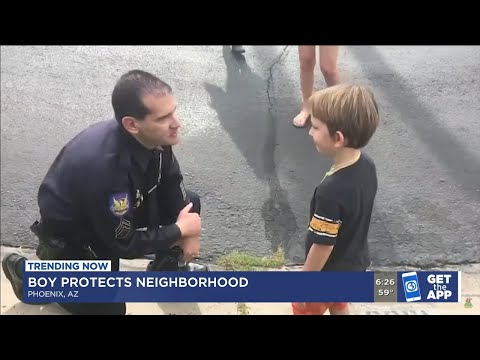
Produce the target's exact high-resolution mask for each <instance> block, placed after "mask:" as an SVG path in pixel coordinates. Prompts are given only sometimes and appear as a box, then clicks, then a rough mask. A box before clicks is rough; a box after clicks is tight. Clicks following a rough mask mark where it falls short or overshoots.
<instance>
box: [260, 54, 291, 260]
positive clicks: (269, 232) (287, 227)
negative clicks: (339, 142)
mask: <svg viewBox="0 0 480 360" xmlns="http://www.w3.org/2000/svg"><path fill="white" fill-rule="evenodd" d="M287 48H288V46H285V47H284V49H283V51H282V52H281V54H280V55H279V56H278V57H277V58H276V59H275V60H274V61H273V63H272V64H271V65H270V66H269V68H268V71H269V77H268V79H267V89H266V95H267V98H268V112H267V136H266V139H265V145H264V149H263V152H262V153H263V167H264V171H265V174H266V179H267V183H268V187H269V190H270V197H269V198H268V199H267V200H266V201H265V203H264V204H263V206H262V218H263V220H264V223H265V237H266V239H268V241H269V242H270V243H271V245H272V250H273V251H277V250H279V249H280V248H281V249H283V250H284V251H285V256H287V257H288V255H287V254H288V250H289V247H290V243H291V241H292V239H293V238H294V237H293V235H294V234H295V232H296V231H297V230H298V225H297V221H296V218H295V214H294V213H293V211H292V209H291V206H290V203H289V201H288V193H287V191H285V190H284V189H283V188H282V186H281V185H280V181H279V179H278V174H277V169H276V165H275V148H276V146H277V144H276V142H277V126H276V125H277V123H276V119H275V116H274V114H273V109H274V100H273V98H274V97H273V95H272V92H271V91H272V87H273V68H274V67H275V65H277V64H279V63H280V62H281V61H282V59H283V58H284V56H285V54H286V53H287V52H286V50H287Z"/></svg>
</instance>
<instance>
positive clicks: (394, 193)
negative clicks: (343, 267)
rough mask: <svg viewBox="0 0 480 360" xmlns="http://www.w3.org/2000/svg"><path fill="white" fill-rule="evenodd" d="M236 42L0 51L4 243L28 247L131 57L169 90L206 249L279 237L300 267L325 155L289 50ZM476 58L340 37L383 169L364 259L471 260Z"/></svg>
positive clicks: (479, 248)
mask: <svg viewBox="0 0 480 360" xmlns="http://www.w3.org/2000/svg"><path fill="white" fill-rule="evenodd" d="M245 49H246V53H245V54H244V55H245V57H244V58H237V57H233V56H232V54H231V53H230V51H229V47H221V46H192V47H187V46H168V47H163V46H152V47H143V46H138V47H133V46H132V47H129V46H120V47H105V46H88V47H75V46H60V47H59V46H48V47H46V46H35V47H32V46H19V47H11V46H2V48H1V94H2V96H1V125H2V138H1V140H2V143H1V193H2V204H1V213H2V220H1V225H2V226H1V241H2V244H3V245H4V246H20V245H23V246H27V247H28V246H34V245H35V243H36V241H35V239H34V238H33V237H32V234H31V233H30V232H29V230H28V227H29V225H30V224H31V223H33V221H35V220H36V219H37V217H38V207H37V203H36V192H37V189H38V185H39V184H40V181H41V180H42V178H43V176H44V175H45V173H46V171H47V169H48V167H49V166H50V164H51V162H52V161H53V159H54V157H55V156H56V154H57V153H58V152H59V151H60V150H61V148H62V146H63V144H64V143H65V142H66V141H68V140H69V139H70V138H71V137H73V136H74V135H75V134H76V133H77V132H78V131H80V130H82V129H83V128H85V127H86V126H88V125H90V124H93V123H95V122H97V121H100V120H103V119H107V118H109V117H111V116H112V109H111V104H110V95H111V91H112V89H113V86H114V83H115V81H116V79H117V78H118V77H119V76H120V75H121V74H122V73H124V72H126V71H128V70H131V69H134V68H140V69H143V70H147V71H151V72H153V73H155V74H156V75H158V76H159V77H160V78H162V79H164V80H165V81H167V82H169V83H170V84H171V85H172V86H173V89H174V92H175V94H176V96H177V97H178V100H179V114H180V116H181V118H182V120H183V122H184V130H183V141H182V143H181V144H180V145H179V146H178V147H177V154H178V158H179V161H180V163H181V167H182V170H183V172H184V173H185V180H186V186H187V187H188V188H191V189H192V190H194V191H197V192H198V193H199V194H200V195H201V196H202V201H203V208H202V209H203V227H204V229H205V230H204V233H203V234H204V235H203V246H202V256H203V257H204V258H205V259H206V260H209V261H213V260H214V259H215V258H216V257H218V256H220V255H222V254H225V253H228V252H231V251H232V250H241V251H247V252H249V253H253V254H257V255H267V254H269V253H270V252H271V251H273V250H275V249H277V248H278V247H279V246H282V247H284V248H285V249H286V251H287V257H288V261H289V262H301V261H302V260H303V238H304V235H305V231H306V225H307V223H308V210H309V201H310V198H311V195H312V193H313V190H314V188H315V186H316V185H317V184H318V182H319V181H320V180H321V178H322V177H323V175H324V172H325V171H326V170H327V169H328V168H329V167H330V163H329V161H328V159H326V158H324V157H322V156H321V155H319V154H318V153H316V151H315V149H314V147H313V145H312V143H311V141H310V139H309V137H308V129H296V128H294V127H293V126H292V119H293V117H294V116H295V114H296V113H297V111H298V109H299V106H300V89H299V80H298V79H299V69H298V53H297V48H296V47H295V46H257V47H254V46H245ZM479 58H480V47H463V46H452V47H446V46H441V47H440V46H438V47H435V46H385V47H377V46H365V47H360V46H357V47H355V46H353V47H350V46H347V47H342V49H341V54H340V58H339V68H340V69H341V71H342V73H343V77H344V79H345V80H346V81H351V82H354V83H362V84H367V85H370V86H371V87H372V88H373V90H374V92H375V93H376V95H377V97H378V102H379V105H380V109H381V117H382V122H381V125H380V127H379V129H378V131H377V133H376V134H375V135H374V138H373V139H372V141H371V143H370V144H369V145H368V146H367V148H366V149H365V151H367V152H368V153H369V154H370V155H371V156H372V157H373V158H374V160H375V161H376V164H377V171H378V177H379V191H378V196H377V201H376V205H375V210H374V214H373V219H372V225H371V231H370V242H371V251H372V255H373V262H374V266H415V267H420V268H425V267H431V266H441V265H462V264H467V263H478V262H480V241H479V239H480V237H479V235H478V234H479V233H480V221H479V219H480V206H479V204H480V127H479V126H478V122H479V120H480V102H479V101H478V99H479V94H480V76H479V75H480V63H479V62H478V59H479ZM316 74H317V75H316V88H321V87H324V86H325V83H324V81H323V78H322V77H321V73H320V71H319V67H318V66H317V67H316ZM85 180H89V181H95V179H85Z"/></svg>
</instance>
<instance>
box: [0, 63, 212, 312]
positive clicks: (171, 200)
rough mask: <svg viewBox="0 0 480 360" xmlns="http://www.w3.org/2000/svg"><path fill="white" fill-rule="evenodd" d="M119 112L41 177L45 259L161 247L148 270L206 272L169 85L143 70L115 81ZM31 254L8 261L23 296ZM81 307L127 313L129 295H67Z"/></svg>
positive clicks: (138, 253)
mask: <svg viewBox="0 0 480 360" xmlns="http://www.w3.org/2000/svg"><path fill="white" fill-rule="evenodd" d="M112 106H113V111H114V114H115V118H114V119H111V120H107V121H101V122H98V123H96V124H94V125H92V126H90V127H89V128H87V129H85V130H83V131H82V132H81V133H79V134H78V135H77V136H75V137H74V138H73V139H72V140H71V141H70V142H69V143H68V144H66V145H65V147H64V148H63V149H62V150H61V152H60V153H59V155H58V156H57V158H56V159H55V160H54V162H53V164H52V166H51V167H50V169H49V170H48V172H47V175H46V177H45V178H44V180H43V182H42V183H41V185H40V188H39V192H38V204H39V208H40V215H41V218H40V221H36V222H35V223H34V224H33V225H32V226H31V230H32V231H33V232H34V233H35V234H36V235H37V236H38V238H39V245H38V247H37V255H38V257H39V258H40V259H42V260H63V259H70V260H90V259H98V260H111V262H112V271H118V270H119V259H120V258H123V259H134V258H140V257H144V256H145V255H149V254H155V260H153V261H151V262H150V263H149V265H148V268H147V270H157V271H207V268H206V267H205V266H203V265H200V264H195V263H193V262H192V260H193V259H194V258H195V257H197V256H198V255H199V251H200V233H201V220H200V199H199V197H198V195H197V194H195V193H193V192H187V191H186V190H185V187H184V184H183V177H182V173H181V171H180V167H179V164H178V162H177V159H176V158H175V155H174V153H173V151H172V146H173V145H175V144H177V143H178V142H179V138H180V127H181V123H180V121H179V119H178V116H177V112H176V110H177V102H176V99H175V97H174V95H173V93H172V88H171V87H170V85H168V84H167V83H165V82H164V81H162V80H160V79H159V78H157V77H156V76H154V75H152V74H150V73H147V72H145V71H141V70H132V71H130V72H128V73H126V74H124V75H123V76H121V77H120V79H119V80H118V81H117V83H116V85H115V88H114V90H113V93H112ZM24 260H25V258H24V257H21V256H19V255H18V254H11V255H9V256H8V257H6V258H5V259H4V261H3V262H2V266H3V270H4V273H5V275H6V276H7V278H8V279H9V280H10V282H11V284H12V287H13V289H14V291H15V294H16V296H17V297H18V298H19V299H20V300H21V299H22V271H23V261H24ZM60 305H61V306H63V307H64V308H66V309H67V310H68V311H70V312H71V313H73V314H122V315H123V314H125V312H126V305H125V303H112V304H105V303H103V304H91V303H88V304H78V303H77V304H74V303H61V304H60Z"/></svg>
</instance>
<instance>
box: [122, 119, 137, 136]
mask: <svg viewBox="0 0 480 360" xmlns="http://www.w3.org/2000/svg"><path fill="white" fill-rule="evenodd" d="M122 125H123V127H124V128H125V130H127V131H128V132H129V133H130V134H138V130H139V129H138V126H137V120H136V119H135V118H134V117H132V116H125V117H124V118H122Z"/></svg>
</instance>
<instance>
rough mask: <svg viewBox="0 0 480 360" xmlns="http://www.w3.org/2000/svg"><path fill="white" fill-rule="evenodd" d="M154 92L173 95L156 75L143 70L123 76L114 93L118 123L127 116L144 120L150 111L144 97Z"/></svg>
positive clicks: (169, 88) (133, 71)
mask: <svg viewBox="0 0 480 360" xmlns="http://www.w3.org/2000/svg"><path fill="white" fill-rule="evenodd" d="M153 92H159V93H161V94H171V93H172V88H171V86H170V85H168V84H167V83H166V82H164V81H162V80H160V79H159V78H158V77H156V76H155V75H152V74H150V73H148V72H146V71H143V70H131V71H129V72H127V73H126V74H123V75H122V76H121V77H120V79H118V81H117V83H116V84H115V88H114V89H113V92H112V106H113V111H114V113H115V118H116V119H117V121H118V122H121V121H122V119H123V118H124V117H125V116H132V117H134V118H136V119H139V120H142V119H144V118H145V116H147V115H148V114H149V113H150V110H149V109H148V108H147V107H146V106H145V105H144V103H143V101H142V97H143V96H144V95H145V94H148V93H153Z"/></svg>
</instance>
